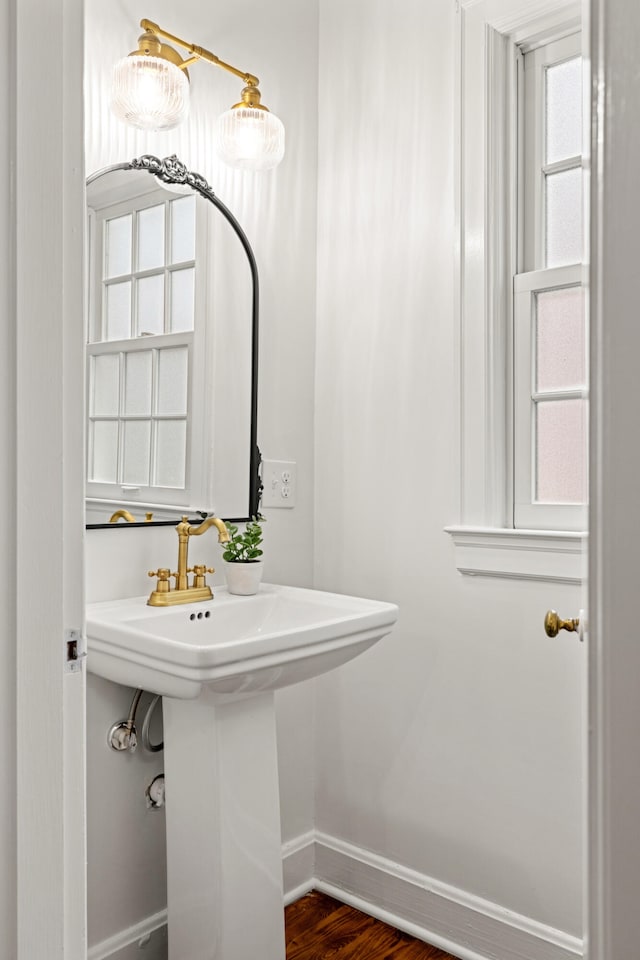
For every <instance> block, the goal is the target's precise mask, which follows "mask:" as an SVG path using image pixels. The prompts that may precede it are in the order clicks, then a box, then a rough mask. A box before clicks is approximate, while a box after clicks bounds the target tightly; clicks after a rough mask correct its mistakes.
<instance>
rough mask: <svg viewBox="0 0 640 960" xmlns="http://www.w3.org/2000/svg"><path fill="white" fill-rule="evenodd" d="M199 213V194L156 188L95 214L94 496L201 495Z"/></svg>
mask: <svg viewBox="0 0 640 960" xmlns="http://www.w3.org/2000/svg"><path fill="white" fill-rule="evenodd" d="M196 214H197V207H196V197H195V196H184V197H172V198H167V195H166V193H165V192H160V193H158V192H154V193H151V194H145V195H143V196H140V197H136V198H133V199H131V200H128V201H126V202H124V203H122V202H120V203H116V204H112V205H109V206H106V207H104V208H102V209H101V210H100V211H98V213H97V214H96V216H95V218H94V220H93V224H92V247H93V249H94V251H95V256H94V258H93V263H94V280H93V289H92V291H91V293H92V296H91V301H92V302H91V310H90V325H89V344H88V347H87V364H88V371H87V389H88V411H89V417H88V442H87V486H88V494H89V495H90V496H92V497H99V498H107V499H108V498H114V499H121V498H123V497H126V498H128V499H144V500H149V501H153V502H157V503H171V504H175V505H182V506H185V507H187V506H188V505H190V504H191V502H192V500H193V498H194V497H198V496H199V495H201V494H200V493H199V492H198V491H197V490H195V489H194V483H195V482H196V476H195V473H196V472H197V471H196V470H195V469H194V465H193V463H192V454H193V452H194V450H193V447H194V445H193V443H192V437H193V436H194V434H197V432H198V430H199V429H200V428H199V427H198V426H196V425H194V420H197V418H198V406H199V405H198V404H197V403H196V402H195V401H194V368H195V367H196V366H197V363H196V361H197V354H198V351H196V350H195V348H194V344H195V342H196V338H197V336H198V332H197V323H196V313H197V301H198V297H197V295H196V279H197V278H196V269H195V259H196V246H197V233H198V229H199V227H198V222H197V216H196ZM199 299H200V300H201V299H202V297H200V298H199ZM199 352H200V353H201V352H202V351H199ZM200 406H201V404H200Z"/></svg>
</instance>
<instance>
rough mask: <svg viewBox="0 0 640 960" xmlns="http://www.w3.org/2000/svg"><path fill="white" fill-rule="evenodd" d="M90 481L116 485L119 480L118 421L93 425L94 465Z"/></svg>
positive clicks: (100, 421) (103, 421)
mask: <svg viewBox="0 0 640 960" xmlns="http://www.w3.org/2000/svg"><path fill="white" fill-rule="evenodd" d="M89 472H90V476H89V479H90V480H95V481H96V482H97V483H115V482H116V480H117V479H118V421H117V420H98V421H97V423H94V424H93V464H92V469H91V470H90V471H89Z"/></svg>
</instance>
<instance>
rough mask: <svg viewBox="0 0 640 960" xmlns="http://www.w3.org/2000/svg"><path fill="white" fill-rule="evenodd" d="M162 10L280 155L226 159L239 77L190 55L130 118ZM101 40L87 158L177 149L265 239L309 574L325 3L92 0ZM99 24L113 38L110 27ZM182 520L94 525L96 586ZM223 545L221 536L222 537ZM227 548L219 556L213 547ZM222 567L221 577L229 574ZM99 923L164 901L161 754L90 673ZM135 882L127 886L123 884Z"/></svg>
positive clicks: (283, 409)
mask: <svg viewBox="0 0 640 960" xmlns="http://www.w3.org/2000/svg"><path fill="white" fill-rule="evenodd" d="M143 16H144V17H148V18H149V19H151V20H156V21H157V22H158V23H160V24H161V25H162V26H164V27H166V29H167V30H170V31H171V32H174V33H177V34H179V35H182V36H184V37H186V38H187V39H190V40H192V41H194V42H196V43H198V44H200V45H202V46H204V47H208V48H209V49H210V50H213V51H214V52H215V53H217V54H218V55H219V56H221V57H223V58H224V59H225V60H228V61H230V62H232V63H236V64H238V65H239V66H240V67H242V68H243V69H247V70H250V71H251V72H253V73H257V75H258V76H259V77H260V79H261V89H262V92H263V100H264V102H265V103H266V104H267V106H270V107H271V108H272V109H273V110H274V112H276V113H277V114H278V115H279V116H280V117H281V119H282V120H283V122H284V124H285V127H286V128H287V130H288V131H289V138H288V142H287V153H286V156H285V159H284V161H283V163H282V164H281V166H280V167H279V168H278V169H277V170H276V171H273V172H271V173H268V174H263V175H258V174H253V175H252V174H246V173H241V172H238V171H232V170H230V169H229V168H225V167H224V166H223V165H221V164H220V163H219V162H218V160H217V158H216V157H215V153H214V144H213V120H214V118H215V117H217V115H218V114H219V113H221V112H222V111H223V110H226V109H228V107H229V106H231V104H232V103H235V102H237V100H238V99H239V93H240V90H241V87H242V84H241V82H240V81H237V80H236V79H235V78H233V77H231V76H229V75H228V74H226V73H224V72H223V71H221V70H218V69H216V68H213V67H210V66H208V65H206V64H200V65H196V66H194V67H192V68H191V69H190V73H191V81H192V109H191V116H190V118H189V121H188V122H187V124H186V125H184V126H183V127H181V128H179V129H178V130H176V131H171V132H169V133H165V134H155V135H152V134H150V135H146V134H142V133H139V132H133V131H130V130H128V129H126V128H125V127H124V126H123V125H121V124H120V123H119V122H118V121H116V120H115V119H114V118H112V117H111V115H110V113H109V111H108V107H107V102H108V93H107V90H108V80H109V73H110V69H111V64H112V63H113V62H114V61H115V60H116V59H118V58H119V57H121V56H123V55H124V54H126V53H128V52H129V51H130V50H132V49H134V48H135V46H136V38H137V36H138V34H139V33H140V30H139V27H138V21H139V20H140V18H141V17H143ZM86 30H87V38H88V41H89V42H90V44H91V46H90V53H89V54H88V56H87V68H86V83H85V86H86V103H87V116H86V156H87V159H86V169H87V173H88V174H89V173H91V172H93V171H95V170H97V169H100V168H102V167H104V166H107V165H108V164H110V163H114V162H117V161H122V160H126V159H131V158H132V157H134V156H138V155H140V154H142V153H147V152H151V153H155V154H157V155H159V156H166V155H169V154H171V153H176V154H177V155H178V156H179V157H180V159H182V160H183V161H184V162H185V163H186V164H187V166H189V167H190V168H191V169H194V170H197V171H199V172H200V173H202V175H203V176H204V177H206V179H207V180H208V181H209V183H210V184H211V186H212V187H213V189H214V190H215V191H216V193H217V194H218V195H219V196H220V198H221V199H222V200H223V201H224V202H225V203H226V204H227V205H228V206H229V207H230V209H231V210H232V211H233V212H234V213H235V214H236V216H237V217H238V219H239V221H240V223H241V224H242V225H243V227H244V228H245V230H246V232H247V234H248V236H249V239H250V241H251V243H252V245H253V247H254V250H255V253H256V258H257V261H258V268H259V271H260V280H261V317H260V324H261V342H260V351H261V353H260V397H259V427H258V442H259V445H260V448H261V450H262V453H263V456H265V457H268V458H275V459H292V460H296V461H297V464H298V499H297V505H296V507H295V509H293V510H273V511H267V510H265V511H264V512H265V515H266V516H267V517H268V523H267V526H266V528H265V535H266V543H267V549H268V554H267V557H266V570H265V572H266V577H267V579H270V580H271V581H275V582H287V583H292V584H302V585H309V584H310V583H311V578H312V544H313V511H312V503H313V431H312V425H313V401H314V397H313V375H314V367H313V364H314V361H313V355H314V319H315V234H316V219H315V217H316V194H315V183H316V159H317V158H316V153H317V107H316V104H317V3H316V2H315V0H314V2H311V3H305V4H300V3H298V2H296V0H279V2H278V4H277V9H276V10H274V9H273V5H267V4H262V3H260V2H258V0H241V2H234V3H233V4H228V5H226V6H225V5H222V6H217V7H216V8H215V9H212V8H211V7H210V6H208V5H205V4H203V3H202V0H185V2H183V3H181V4H180V5H178V6H176V5H175V4H172V3H169V2H168V0H148V2H144V3H142V2H140V3H138V2H136V3H134V4H131V3H126V4H125V3H124V2H122V0H120V2H118V3H112V4H104V3H101V2H100V0H87V2H86ZM97 38H99V42H95V41H96V39H97ZM175 540H176V536H175V533H173V531H172V530H171V528H160V529H158V530H155V531H153V532H151V531H142V532H140V531H136V530H122V531H107V532H102V531H89V532H88V534H87V542H86V547H87V599H88V601H91V600H98V599H105V598H108V597H117V596H124V595H127V594H128V595H131V594H132V593H135V594H142V593H144V592H148V590H149V585H150V581H149V580H148V578H147V576H146V571H147V570H150V569H154V565H157V564H158V563H159V562H160V561H161V560H163V558H166V561H167V562H171V558H172V557H174V554H175V549H176V546H175ZM210 548H211V551H212V552H213V556H214V557H215V555H216V553H217V545H215V537H213V536H212V537H211V539H210ZM214 563H215V560H214ZM218 580H219V578H218V577H217V576H216V577H214V582H218ZM87 699H88V731H87V734H88V761H87V762H88V815H89V938H90V943H94V944H95V943H96V942H98V941H101V940H103V939H104V938H106V937H107V936H109V935H111V934H113V933H115V932H116V931H119V930H122V929H124V928H126V927H128V926H130V925H131V924H133V923H135V922H136V921H138V920H141V919H143V918H144V917H145V916H147V915H149V914H150V913H153V912H154V911H157V910H160V909H162V907H163V906H164V905H165V901H164V860H163V856H164V853H163V851H164V843H163V838H162V832H163V822H162V821H163V815H162V814H161V813H157V812H152V813H147V811H146V809H145V808H144V796H143V794H144V787H145V786H146V783H147V782H148V781H149V780H150V779H151V776H152V775H153V774H154V773H155V772H157V771H158V770H159V769H161V760H159V759H158V760H156V759H155V758H153V759H152V760H151V761H145V759H144V758H143V757H142V756H141V754H137V755H136V756H134V757H121V756H116V755H115V754H111V753H110V751H109V750H108V748H107V746H106V742H105V738H106V731H107V728H108V726H109V725H110V723H111V722H113V721H115V720H118V719H121V718H122V717H123V716H124V714H125V713H126V711H127V709H128V705H129V701H130V699H131V691H129V690H126V689H125V688H121V687H118V686H116V685H114V684H110V683H107V682H103V681H98V680H96V678H92V677H91V676H89V681H88V689H87ZM308 704H309V693H308V691H307V689H306V688H304V687H301V688H293V689H291V690H287V691H282V692H281V693H279V694H278V701H277V710H278V729H279V752H280V779H281V791H282V801H281V810H282V828H283V839H284V840H288V839H291V838H293V837H297V836H298V835H300V834H302V833H305V832H306V831H308V830H309V829H310V828H311V824H312V816H313V783H312V769H313V764H312V753H311V750H310V744H311V743H312V742H313V733H312V720H313V716H312V711H310V710H309V707H308ZM123 886H124V888H125V889H126V891H127V896H124V895H123V891H122V887H123Z"/></svg>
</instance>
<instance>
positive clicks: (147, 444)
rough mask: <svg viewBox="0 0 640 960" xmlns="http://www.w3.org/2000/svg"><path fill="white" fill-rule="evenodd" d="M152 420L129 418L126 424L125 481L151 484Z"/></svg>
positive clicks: (123, 475) (143, 485) (123, 477)
mask: <svg viewBox="0 0 640 960" xmlns="http://www.w3.org/2000/svg"><path fill="white" fill-rule="evenodd" d="M150 449H151V421H150V420H129V421H128V422H127V423H125V424H124V463H123V471H122V481H123V483H127V484H131V485H132V486H136V487H146V486H148V485H149V461H150Z"/></svg>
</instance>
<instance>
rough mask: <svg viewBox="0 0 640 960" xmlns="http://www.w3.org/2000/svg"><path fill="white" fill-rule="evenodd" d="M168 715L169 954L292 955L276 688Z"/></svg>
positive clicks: (230, 958)
mask: <svg viewBox="0 0 640 960" xmlns="http://www.w3.org/2000/svg"><path fill="white" fill-rule="evenodd" d="M163 714H164V758H165V779H166V797H167V805H166V818H167V900H168V919H169V960H258V958H259V960H284V958H285V941H284V903H283V890H282V845H281V837H280V799H279V788H278V767H277V748H276V727H275V710H274V695H273V692H269V693H260V694H254V695H251V696H242V695H240V697H239V698H238V699H231V698H225V697H221V696H220V695H217V694H213V693H212V692H211V690H208V689H207V688H206V687H204V688H203V690H202V693H201V694H200V696H199V697H198V698H197V699H196V700H177V699H173V698H167V697H165V698H164V699H163Z"/></svg>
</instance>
